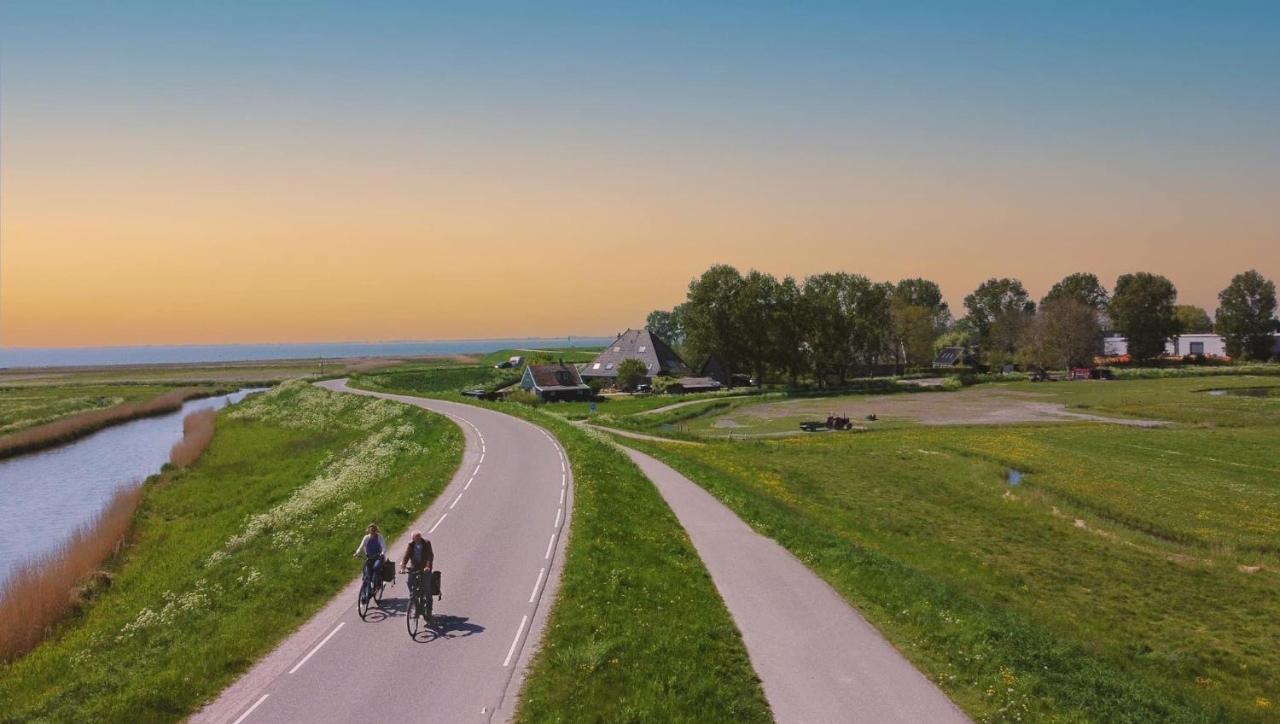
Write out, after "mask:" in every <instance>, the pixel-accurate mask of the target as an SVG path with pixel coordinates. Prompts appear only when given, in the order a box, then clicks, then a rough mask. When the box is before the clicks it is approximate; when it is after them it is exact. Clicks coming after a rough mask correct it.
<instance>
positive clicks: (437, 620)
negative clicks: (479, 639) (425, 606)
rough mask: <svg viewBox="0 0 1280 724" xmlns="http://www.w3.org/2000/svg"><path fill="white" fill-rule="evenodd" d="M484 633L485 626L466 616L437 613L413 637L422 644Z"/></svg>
mask: <svg viewBox="0 0 1280 724" xmlns="http://www.w3.org/2000/svg"><path fill="white" fill-rule="evenodd" d="M478 633H484V626H481V625H480V624H478V623H472V622H471V621H470V620H469V619H467V617H466V616H446V615H443V614H438V613H437V614H435V615H433V616H432V617H431V623H430V624H429V625H427V626H424V627H422V628H421V629H419V630H418V634H417V635H416V636H414V637H413V640H414V641H417V642H418V643H420V644H425V643H430V642H432V641H435V640H436V639H457V638H466V637H467V636H474V635H476V634H478Z"/></svg>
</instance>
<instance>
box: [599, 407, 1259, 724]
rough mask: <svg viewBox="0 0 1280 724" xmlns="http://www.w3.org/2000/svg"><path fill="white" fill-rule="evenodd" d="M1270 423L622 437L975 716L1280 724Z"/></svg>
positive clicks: (1045, 426) (1013, 718)
mask: <svg viewBox="0 0 1280 724" xmlns="http://www.w3.org/2000/svg"><path fill="white" fill-rule="evenodd" d="M1126 384H1127V383H1126ZM1275 430H1276V428H1275V427H1269V428H1253V429H1249V428H1233V429H1217V430H1214V429H1188V428H1174V429H1158V430H1142V429H1133V428H1121V427H1119V426H1109V425H1090V424H1066V425H1042V426H1008V427H999V428H996V427H985V428H984V427H968V428H964V427H958V428H925V427H916V428H906V429H900V430H886V431H883V432H871V433H863V434H854V435H846V436H836V435H831V436H824V437H821V438H808V439H793V440H762V441H753V442H709V443H707V444H705V445H700V446H689V445H667V444H662V443H650V442H641V441H635V440H624V441H623V442H625V443H626V444H627V445H631V446H634V447H636V448H638V449H641V450H644V451H645V452H647V453H649V454H651V455H654V456H656V457H659V458H661V459H663V460H664V461H666V462H667V463H668V464H670V465H672V466H673V467H675V468H676V469H678V470H680V471H681V472H683V473H684V474H685V475H687V476H688V477H689V478H690V479H692V480H694V481H696V482H697V483H699V484H700V485H702V486H703V487H705V488H706V489H707V490H708V491H709V492H711V493H712V494H713V495H715V496H716V497H717V498H718V499H720V500H721V501H722V502H724V503H725V504H726V505H728V506H729V507H730V508H732V509H733V510H734V511H735V512H737V513H738V514H739V515H740V516H741V517H742V518H743V519H744V520H746V521H747V522H748V523H749V524H750V525H751V526H752V527H754V528H755V529H756V530H758V531H760V532H761V533H763V534H764V535H767V536H769V537H771V538H774V539H775V540H777V541H778V542H779V543H780V544H782V545H783V546H785V547H787V548H788V549H789V550H791V551H792V552H793V553H794V554H795V555H796V556H797V557H799V558H800V559H801V560H803V561H804V562H805V563H806V564H808V565H809V566H810V567H811V568H812V569H813V570H814V571H815V572H817V573H818V574H819V575H820V576H822V577H823V578H825V579H826V580H827V581H828V582H829V583H831V585H832V586H833V587H834V588H835V589H836V590H838V591H840V592H841V593H842V594H843V595H844V596H845V597H846V598H847V599H848V600H849V602H850V603H851V604H853V605H855V606H856V607H857V608H858V609H859V610H860V611H862V613H863V614H864V615H866V616H867V618H868V619H870V620H871V621H872V622H873V623H874V624H875V625H876V626H877V627H879V628H880V630H881V631H882V632H883V633H884V634H885V635H886V637H887V638H889V639H890V640H891V641H893V642H894V643H895V644H896V645H897V646H898V647H899V648H900V649H902V650H903V651H904V652H905V653H906V654H907V656H908V657H909V658H911V659H912V661H914V662H915V663H916V664H917V666H919V667H920V668H921V669H922V670H923V671H925V672H926V673H927V674H928V675H929V676H930V677H931V678H933V679H934V680H935V681H937V682H938V683H939V685H940V686H942V687H943V689H944V690H946V691H947V692H948V693H949V694H950V695H951V696H952V698H953V699H954V700H955V701H956V702H957V703H958V704H960V705H961V706H963V707H964V708H965V709H966V711H968V712H969V713H970V714H971V715H972V716H974V717H975V718H977V719H979V720H986V721H1016V720H1021V721H1028V720H1031V721H1106V722H1121V721H1132V722H1138V721H1184V722H1200V721H1275V720H1276V719H1275V717H1276V716H1277V713H1276V712H1277V706H1278V705H1280V646H1277V644H1278V643H1280V625H1278V624H1277V623H1276V622H1277V621H1278V620H1280V583H1277V575H1278V574H1280V565H1278V563H1280V557H1278V556H1277V547H1276V542H1277V541H1280V506H1277V504H1276V494H1277V492H1278V491H1280V484H1277V482H1276V480H1277V478H1276V474H1277V471H1276V467H1275V463H1274V460H1275V457H1274V454H1275V450H1276V437H1275ZM1010 469H1016V470H1020V471H1022V472H1024V473H1025V475H1024V477H1023V478H1022V481H1021V484H1020V485H1019V486H1017V487H1012V486H1010V485H1009V484H1008V483H1007V482H1006V480H1005V473H1006V472H1007V471H1008V470H1010Z"/></svg>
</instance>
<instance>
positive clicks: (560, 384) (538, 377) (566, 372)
mask: <svg viewBox="0 0 1280 724" xmlns="http://www.w3.org/2000/svg"><path fill="white" fill-rule="evenodd" d="M520 387H521V389H525V390H528V391H530V392H532V393H534V394H535V395H537V396H538V397H540V398H542V399H543V400H545V401H547V402H555V401H558V400H589V399H591V397H592V394H593V393H592V391H591V388H590V387H588V386H587V385H586V384H585V383H584V382H583V381H582V377H581V376H579V375H578V368H577V367H574V366H573V365H567V364H564V363H563V362H561V363H559V364H550V365H529V366H528V367H525V368H524V376H523V377H521V378H520Z"/></svg>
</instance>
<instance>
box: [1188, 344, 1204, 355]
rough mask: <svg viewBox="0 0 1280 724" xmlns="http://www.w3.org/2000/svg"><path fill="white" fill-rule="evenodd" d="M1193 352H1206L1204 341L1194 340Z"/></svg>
mask: <svg viewBox="0 0 1280 724" xmlns="http://www.w3.org/2000/svg"><path fill="white" fill-rule="evenodd" d="M1191 354H1200V355H1202V354H1204V342H1192V343H1191Z"/></svg>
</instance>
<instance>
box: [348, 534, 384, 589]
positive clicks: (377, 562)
mask: <svg viewBox="0 0 1280 724" xmlns="http://www.w3.org/2000/svg"><path fill="white" fill-rule="evenodd" d="M386 550H387V540H386V539H385V538H383V537H382V534H381V533H379V532H378V526H377V525H376V524H374V523H370V524H369V530H368V532H367V533H365V536H364V538H362V539H361V540H360V545H359V546H357V547H356V552H355V553H354V554H352V556H351V557H352V558H359V557H360V554H361V553H363V554H364V557H365V561H364V575H365V578H366V579H368V578H372V579H373V580H375V581H378V580H381V579H380V578H379V576H381V575H382V554H383V553H384V552H385V551H386Z"/></svg>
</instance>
